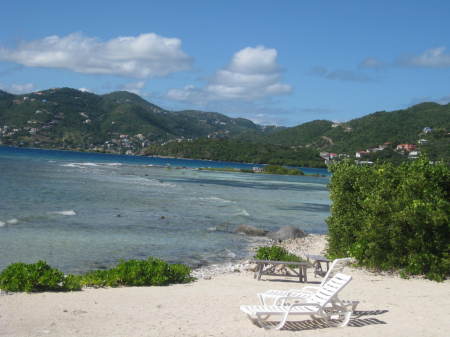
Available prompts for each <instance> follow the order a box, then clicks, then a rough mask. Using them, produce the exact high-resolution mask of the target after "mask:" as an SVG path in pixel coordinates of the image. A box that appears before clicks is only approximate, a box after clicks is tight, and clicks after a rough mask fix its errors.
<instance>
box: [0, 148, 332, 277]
mask: <svg viewBox="0 0 450 337" xmlns="http://www.w3.org/2000/svg"><path fill="white" fill-rule="evenodd" d="M168 164H170V167H185V168H184V169H175V168H170V167H169V168H167V167H160V166H165V165H168ZM149 165H153V166H149ZM205 166H206V167H251V166H252V165H246V164H236V163H221V162H211V161H198V160H177V159H166V158H148V157H132V156H116V155H101V154H92V153H76V152H67V151H46V150H30V149H15V148H6V147H0V269H3V268H4V267H5V266H6V265H8V264H9V263H12V262H18V261H23V262H34V261H36V260H38V259H44V260H46V261H47V262H49V263H50V264H51V265H52V266H55V267H58V268H60V269H61V270H63V271H65V272H82V271H86V270H90V269H94V268H105V267H109V266H111V265H113V264H115V263H117V261H118V260H119V259H131V258H145V257H147V256H155V257H159V258H162V259H165V260H168V261H170V262H183V263H188V264H190V265H194V266H195V265H198V264H207V263H213V262H214V263H216V262H224V261H232V260H236V259H239V258H242V257H244V256H247V255H248V254H249V252H248V247H249V245H250V244H252V243H253V242H254V241H255V240H257V239H256V238H249V237H245V236H242V235H238V234H234V233H232V230H233V228H235V227H236V226H237V225H239V224H249V225H254V226H258V227H260V228H264V229H267V230H274V229H277V228H279V227H280V226H284V225H294V226H297V227H299V228H302V229H304V230H306V231H308V232H314V233H323V232H326V225H325V222H324V220H325V219H326V217H327V216H328V215H329V197H328V191H327V187H326V185H327V183H328V178H323V177H300V176H278V175H258V174H246V173H229V172H212V171H199V170H196V169H195V168H196V167H205ZM313 171H314V172H317V173H324V171H323V170H322V171H321V170H313ZM325 172H326V171H325Z"/></svg>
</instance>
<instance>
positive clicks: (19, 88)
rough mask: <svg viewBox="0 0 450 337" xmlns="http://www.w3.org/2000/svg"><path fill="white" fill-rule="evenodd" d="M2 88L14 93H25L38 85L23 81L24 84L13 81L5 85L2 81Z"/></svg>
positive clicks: (0, 85)
mask: <svg viewBox="0 0 450 337" xmlns="http://www.w3.org/2000/svg"><path fill="white" fill-rule="evenodd" d="M0 89H1V90H4V91H7V92H10V93H12V94H25V93H29V92H32V91H34V90H35V89H36V87H35V85H34V84H33V83H23V84H17V83H13V84H9V85H4V84H1V83H0Z"/></svg>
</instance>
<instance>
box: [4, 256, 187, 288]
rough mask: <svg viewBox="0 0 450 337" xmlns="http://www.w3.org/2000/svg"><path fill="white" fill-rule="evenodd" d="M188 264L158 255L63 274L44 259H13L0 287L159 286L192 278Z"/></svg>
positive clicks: (6, 269)
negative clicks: (32, 262)
mask: <svg viewBox="0 0 450 337" xmlns="http://www.w3.org/2000/svg"><path fill="white" fill-rule="evenodd" d="M190 273H191V270H190V268H189V267H187V266H185V265H182V264H168V263H167V262H164V261H162V260H159V259H155V258H148V259H147V260H129V261H122V262H120V263H119V264H118V265H117V266H116V267H114V268H112V269H108V270H95V271H92V272H88V273H86V274H85V275H64V274H63V273H62V272H61V271H59V270H58V269H54V268H51V267H50V266H49V265H48V264H47V263H46V262H44V261H38V262H37V263H34V264H26V263H14V264H11V265H9V266H8V267H6V268H5V269H4V270H3V271H2V273H1V274H0V289H2V290H5V291H12V292H21V291H25V292H38V291H73V290H80V289H81V287H82V286H92V287H119V286H162V285H168V284H173V283H187V282H190V281H192V280H193V278H192V277H191V276H190Z"/></svg>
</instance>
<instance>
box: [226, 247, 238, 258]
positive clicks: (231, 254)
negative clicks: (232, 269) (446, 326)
mask: <svg viewBox="0 0 450 337" xmlns="http://www.w3.org/2000/svg"><path fill="white" fill-rule="evenodd" d="M225 256H226V257H231V258H232V259H233V258H235V257H236V256H237V255H236V254H235V253H233V252H232V251H231V250H229V249H227V248H225Z"/></svg>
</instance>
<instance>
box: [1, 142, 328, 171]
mask: <svg viewBox="0 0 450 337" xmlns="http://www.w3.org/2000/svg"><path fill="white" fill-rule="evenodd" d="M0 147H6V148H14V149H30V150H44V151H64V152H74V153H92V154H102V155H114V156H125V157H138V158H161V159H178V160H191V161H194V160H198V161H205V162H215V163H233V164H241V165H261V166H262V165H269V164H267V163H266V164H261V163H247V162H234V161H222V160H212V159H198V158H185V157H174V156H158V155H144V154H132V155H130V154H121V153H112V152H100V151H89V150H81V149H78V150H74V149H63V148H44V147H31V146H17V145H7V144H0ZM295 167H299V168H306V169H316V170H327V168H324V167H302V166H295ZM204 168H207V167H204Z"/></svg>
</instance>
